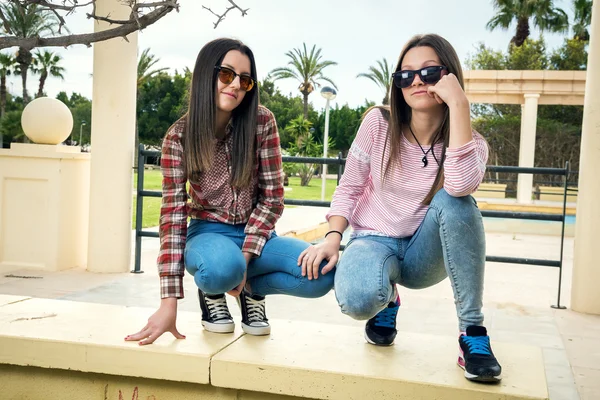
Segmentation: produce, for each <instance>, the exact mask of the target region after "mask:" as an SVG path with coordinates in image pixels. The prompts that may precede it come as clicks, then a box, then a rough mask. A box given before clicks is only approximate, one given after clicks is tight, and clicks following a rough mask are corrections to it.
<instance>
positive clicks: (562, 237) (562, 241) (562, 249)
mask: <svg viewBox="0 0 600 400" xmlns="http://www.w3.org/2000/svg"><path fill="white" fill-rule="evenodd" d="M564 183H565V187H564V197H563V209H562V215H563V221H562V230H561V233H560V259H559V261H558V262H559V264H560V265H559V267H558V290H557V292H558V293H557V297H556V305H554V306H552V308H556V309H559V310H564V309H565V308H566V307H565V306H561V305H560V291H561V287H562V270H563V252H564V243H565V225H566V224H567V192H568V190H569V187H568V186H569V162H568V161H567V162H566V163H565V181H564Z"/></svg>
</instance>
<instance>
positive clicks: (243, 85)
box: [215, 65, 254, 92]
mask: <svg viewBox="0 0 600 400" xmlns="http://www.w3.org/2000/svg"><path fill="white" fill-rule="evenodd" d="M215 69H216V70H217V77H218V78H219V80H220V81H221V83H223V84H225V85H229V84H230V83H231V82H233V80H234V79H235V77H236V76H239V77H240V89H241V90H243V91H244V92H249V91H251V90H252V88H253V87H254V79H252V77H251V76H250V75H247V74H238V73H237V72H235V71H234V70H232V69H231V68H228V67H223V66H220V65H216V66H215Z"/></svg>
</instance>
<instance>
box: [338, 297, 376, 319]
mask: <svg viewBox="0 0 600 400" xmlns="http://www.w3.org/2000/svg"><path fill="white" fill-rule="evenodd" d="M338 302H339V305H340V309H341V310H342V313H344V314H346V315H348V316H349V317H351V318H353V319H356V320H365V319H370V318H373V317H374V316H375V315H377V313H378V312H379V310H380V309H381V308H382V304H381V301H380V300H379V298H378V296H377V295H375V294H374V295H373V296H372V297H366V296H360V297H359V296H353V297H352V298H348V299H339V298H338Z"/></svg>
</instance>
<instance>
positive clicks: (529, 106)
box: [517, 93, 540, 204]
mask: <svg viewBox="0 0 600 400" xmlns="http://www.w3.org/2000/svg"><path fill="white" fill-rule="evenodd" d="M524 97H525V104H524V105H523V106H522V108H521V110H522V114H521V139H520V143H519V167H533V161H534V159H535V131H536V129H535V128H536V124H537V109H538V99H539V98H540V95H539V94H537V93H526V94H525V95H524ZM517 179H518V182H517V202H518V203H521V204H531V202H532V201H531V194H532V188H533V175H531V174H519V176H518V178H517Z"/></svg>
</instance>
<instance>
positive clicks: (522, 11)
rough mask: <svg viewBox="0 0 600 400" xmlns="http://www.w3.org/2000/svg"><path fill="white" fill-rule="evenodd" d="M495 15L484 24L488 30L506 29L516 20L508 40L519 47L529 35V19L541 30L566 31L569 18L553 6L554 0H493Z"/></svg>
mask: <svg viewBox="0 0 600 400" xmlns="http://www.w3.org/2000/svg"><path fill="white" fill-rule="evenodd" d="M492 3H493V5H494V9H495V10H496V15H494V17H493V18H492V19H490V20H489V21H488V23H487V25H486V27H487V28H488V29H489V30H494V29H496V28H499V27H500V28H502V29H508V28H509V27H510V25H511V24H512V23H513V21H516V22H517V30H516V31H515V36H513V38H512V39H511V40H510V42H511V43H513V44H514V45H515V46H517V47H520V46H521V45H522V44H523V42H525V39H527V38H528V37H529V33H530V32H529V20H530V19H532V20H533V25H534V26H536V27H538V28H539V29H540V30H541V31H550V32H560V33H564V32H567V31H568V29H569V19H568V17H567V14H566V13H565V12H564V11H563V10H562V9H561V8H558V7H554V0H493V1H492Z"/></svg>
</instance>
